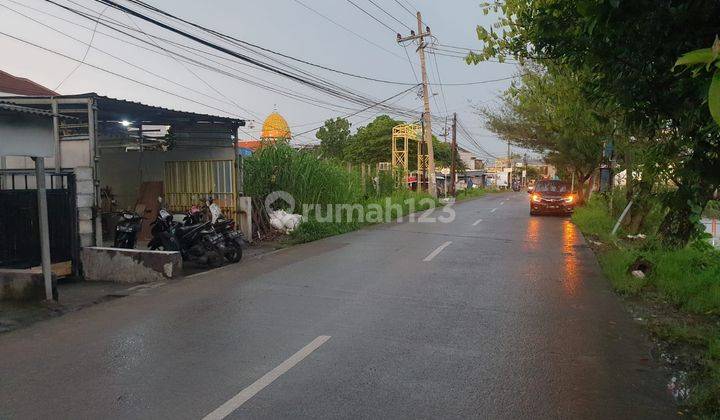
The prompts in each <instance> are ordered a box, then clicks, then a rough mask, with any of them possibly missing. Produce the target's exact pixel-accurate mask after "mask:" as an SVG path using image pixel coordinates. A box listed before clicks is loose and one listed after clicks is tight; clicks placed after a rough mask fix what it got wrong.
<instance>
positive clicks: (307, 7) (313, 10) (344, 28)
mask: <svg viewBox="0 0 720 420" xmlns="http://www.w3.org/2000/svg"><path fill="white" fill-rule="evenodd" d="M293 1H294V2H296V3H298V4H299V5H301V6H303V7H304V8H306V9H308V10H310V11H311V12H313V13H315V14H316V15H318V16H320V17H322V18H324V19H325V20H327V21H329V22H330V23H332V24H334V25H336V26H338V27H339V28H341V29H343V30H345V31H347V32H349V33H351V34H353V35H355V36H356V37H358V38H360V39H362V40H363V41H365V42H367V43H369V44H370V45H373V46H375V47H377V48H380V49H381V50H383V51H385V52H387V53H389V54H392V55H393V56H394V57H397V58H399V59H400V60H405V59H404V58H403V57H401V56H400V55H399V54H396V53H394V52H392V51H390V50H388V49H387V48H385V47H383V46H382V45H380V44H378V43H376V42H373V41H371V40H369V39H367V38H365V37H364V36H363V35H361V34H359V33H357V32H355V31H353V30H352V29H349V28H347V27H346V26H344V25H342V24H340V23H338V22H337V21H335V20H333V19H331V18H330V17H328V16H327V15H324V14H322V13H320V12H318V11H317V10H315V9H313V8H312V7H310V6H308V5H307V4H305V3H303V2H302V1H300V0H293Z"/></svg>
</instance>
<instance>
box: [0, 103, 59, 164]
mask: <svg viewBox="0 0 720 420" xmlns="http://www.w3.org/2000/svg"><path fill="white" fill-rule="evenodd" d="M54 153H55V146H54V139H53V120H52V118H49V117H44V116H43V117H38V116H32V115H24V114H21V113H17V114H12V115H0V156H52V155H53V154H54Z"/></svg>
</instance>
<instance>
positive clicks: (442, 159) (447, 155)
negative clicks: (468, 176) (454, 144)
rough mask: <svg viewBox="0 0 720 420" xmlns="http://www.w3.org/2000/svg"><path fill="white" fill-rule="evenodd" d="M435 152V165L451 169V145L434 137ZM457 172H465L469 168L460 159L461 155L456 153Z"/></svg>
mask: <svg viewBox="0 0 720 420" xmlns="http://www.w3.org/2000/svg"><path fill="white" fill-rule="evenodd" d="M433 151H434V152H435V164H436V165H439V166H445V167H450V162H452V149H451V148H450V144H449V143H445V142H442V141H440V140H438V138H437V137H435V136H433ZM455 170H456V171H457V172H465V171H466V170H467V166H466V165H465V162H463V160H462V159H460V153H457V152H456V153H455Z"/></svg>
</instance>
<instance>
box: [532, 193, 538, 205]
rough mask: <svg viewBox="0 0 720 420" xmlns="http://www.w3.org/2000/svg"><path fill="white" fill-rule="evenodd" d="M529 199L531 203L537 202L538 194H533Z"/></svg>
mask: <svg viewBox="0 0 720 420" xmlns="http://www.w3.org/2000/svg"><path fill="white" fill-rule="evenodd" d="M530 199H531V200H532V202H533V203H539V202H540V194H533V195H532V196H530Z"/></svg>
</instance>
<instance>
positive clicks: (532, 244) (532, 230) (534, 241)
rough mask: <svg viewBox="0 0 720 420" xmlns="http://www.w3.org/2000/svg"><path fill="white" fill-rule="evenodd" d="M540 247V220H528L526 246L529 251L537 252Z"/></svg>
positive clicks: (532, 218) (533, 218) (534, 218)
mask: <svg viewBox="0 0 720 420" xmlns="http://www.w3.org/2000/svg"><path fill="white" fill-rule="evenodd" d="M539 245H540V220H539V219H538V218H536V217H531V218H530V219H529V220H528V226H527V230H526V231H525V246H526V247H527V249H529V250H533V251H535V250H537V249H538V248H539Z"/></svg>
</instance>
